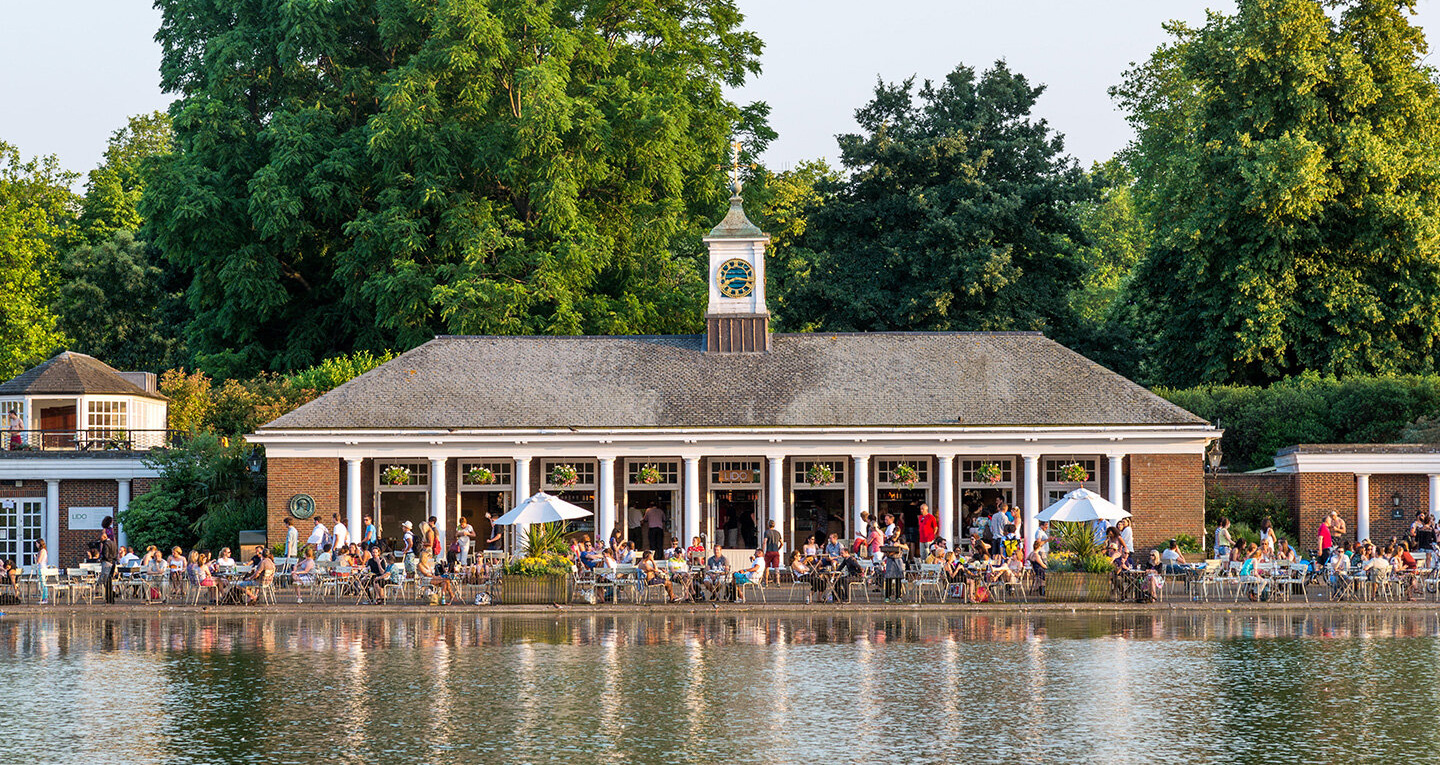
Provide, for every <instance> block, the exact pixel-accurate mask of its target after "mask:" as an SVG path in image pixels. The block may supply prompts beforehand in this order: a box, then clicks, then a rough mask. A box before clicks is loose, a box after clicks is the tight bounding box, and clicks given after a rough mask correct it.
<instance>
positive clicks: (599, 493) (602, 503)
mask: <svg viewBox="0 0 1440 765" xmlns="http://www.w3.org/2000/svg"><path fill="white" fill-rule="evenodd" d="M599 462H600V469H599V471H598V472H597V473H596V474H595V489H596V491H595V539H597V540H599V541H600V542H602V543H604V542H606V541H608V540H609V539H610V532H611V531H612V530H613V529H614V528H615V458H614V457H601V458H600V460H599Z"/></svg>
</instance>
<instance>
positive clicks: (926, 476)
mask: <svg viewBox="0 0 1440 765" xmlns="http://www.w3.org/2000/svg"><path fill="white" fill-rule="evenodd" d="M901 465H909V466H910V467H912V468H914V469H915V474H916V476H918V480H916V481H915V485H914V486H913V487H911V488H916V489H924V488H928V487H929V486H930V458H929V457H886V458H884V459H877V460H875V485H877V486H879V485H885V486H894V485H896V484H895V471H896V470H897V469H899V467H900V466H901Z"/></svg>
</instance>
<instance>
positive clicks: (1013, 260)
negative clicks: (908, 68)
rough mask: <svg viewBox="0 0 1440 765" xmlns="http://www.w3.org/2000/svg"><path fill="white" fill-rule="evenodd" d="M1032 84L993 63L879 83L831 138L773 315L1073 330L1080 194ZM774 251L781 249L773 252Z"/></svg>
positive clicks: (839, 325)
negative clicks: (832, 158)
mask: <svg viewBox="0 0 1440 765" xmlns="http://www.w3.org/2000/svg"><path fill="white" fill-rule="evenodd" d="M1041 92H1043V87H1041V86H1037V85H1032V84H1030V82H1029V81H1028V80H1027V79H1026V78H1025V77H1024V76H1023V75H1020V74H1018V73H1015V72H1012V71H1011V70H1010V69H1009V67H1007V66H1006V65H1005V63H1004V62H999V63H997V64H995V66H994V67H992V68H990V69H989V70H987V71H985V72H984V73H983V74H981V75H979V76H978V77H977V76H976V73H975V71H974V70H973V69H971V68H970V67H967V66H959V67H957V68H956V69H955V70H954V71H953V72H951V73H950V74H949V75H948V76H946V78H945V79H944V80H943V81H941V82H939V83H932V82H930V81H928V80H927V81H925V82H924V83H923V84H922V85H921V87H920V88H919V89H918V90H917V89H916V88H915V84H914V80H913V79H910V80H905V81H904V82H901V83H898V84H886V83H884V82H881V83H879V84H878V85H877V86H876V88H875V98H874V99H873V100H872V101H870V103H868V104H866V105H865V106H864V107H862V108H861V109H859V110H858V111H856V113H855V116H856V119H857V121H858V122H859V124H860V128H861V130H862V131H863V133H860V134H848V135H842V136H840V137H839V141H840V154H841V162H842V164H843V166H844V168H845V169H846V171H847V172H848V176H847V177H846V178H844V179H843V180H839V181H832V180H822V182H821V183H820V184H819V185H818V187H817V188H818V190H819V192H820V194H821V196H822V197H823V200H822V203H821V204H819V205H818V206H817V207H815V209H813V210H812V211H811V213H810V214H809V216H808V219H807V221H806V224H805V229H804V234H803V236H801V237H799V245H800V247H803V248H804V249H806V250H809V251H810V252H811V253H813V254H812V255H810V256H808V257H810V258H811V260H810V262H809V264H808V267H807V266H806V265H805V264H792V265H791V266H790V270H791V271H795V272H802V273H804V274H805V278H804V279H794V280H792V283H791V284H788V285H782V286H784V287H785V290H784V292H783V293H782V294H781V295H780V298H781V300H782V301H783V303H784V305H785V320H786V322H787V323H788V324H789V325H791V326H813V327H816V328H820V329H825V330H839V331H866V330H1010V329H1027V330H1035V329H1046V330H1052V331H1056V332H1060V333H1064V332H1067V331H1069V330H1071V329H1072V328H1073V326H1074V323H1075V322H1074V316H1073V312H1072V310H1071V308H1070V305H1069V303H1068V301H1067V300H1066V299H1065V295H1067V294H1068V292H1069V291H1070V289H1071V288H1072V286H1073V285H1074V283H1075V282H1076V280H1077V278H1078V275H1079V273H1080V266H1079V262H1078V253H1077V244H1078V243H1079V242H1080V241H1081V238H1082V234H1081V231H1080V229H1079V227H1078V226H1077V224H1076V220H1075V217H1074V215H1073V210H1072V208H1073V206H1074V204H1075V203H1077V202H1080V201H1082V200H1086V199H1089V198H1091V194H1092V192H1091V187H1090V184H1089V183H1088V181H1087V179H1086V177H1085V174H1084V173H1083V172H1082V171H1081V170H1080V169H1079V167H1078V166H1077V165H1076V163H1075V162H1074V160H1073V159H1071V158H1070V157H1069V156H1067V155H1066V154H1065V153H1064V145H1063V142H1062V140H1061V138H1060V136H1058V135H1056V134H1055V133H1054V132H1053V131H1052V130H1051V129H1050V127H1049V125H1048V124H1046V122H1045V121H1044V120H1042V119H1036V118H1034V117H1032V115H1031V110H1032V109H1033V107H1034V105H1035V100H1036V99H1037V98H1038V97H1039V96H1040V94H1041ZM779 254H780V255H783V254H784V248H783V247H782V248H781V251H780V253H779Z"/></svg>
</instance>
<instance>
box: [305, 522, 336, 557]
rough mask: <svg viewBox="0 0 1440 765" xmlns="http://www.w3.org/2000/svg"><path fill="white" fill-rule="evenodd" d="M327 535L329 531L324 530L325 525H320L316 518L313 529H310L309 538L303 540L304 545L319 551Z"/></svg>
mask: <svg viewBox="0 0 1440 765" xmlns="http://www.w3.org/2000/svg"><path fill="white" fill-rule="evenodd" d="M329 533H330V530H329V529H327V528H325V524H323V523H321V522H320V519H319V518H318V517H317V518H316V519H315V528H313V529H310V536H309V537H307V538H306V539H305V544H307V545H310V546H311V547H313V548H315V549H316V550H319V549H320V548H322V547H324V546H325V537H326V536H328V535H329Z"/></svg>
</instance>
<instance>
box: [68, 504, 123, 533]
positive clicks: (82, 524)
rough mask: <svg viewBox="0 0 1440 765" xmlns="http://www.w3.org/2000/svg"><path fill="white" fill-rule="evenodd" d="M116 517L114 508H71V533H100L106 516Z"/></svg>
mask: <svg viewBox="0 0 1440 765" xmlns="http://www.w3.org/2000/svg"><path fill="white" fill-rule="evenodd" d="M113 515H115V508H113V507H75V506H73V505H72V506H71V507H70V530H71V531H99V530H100V522H101V521H103V520H105V517H106V516H113Z"/></svg>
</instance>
